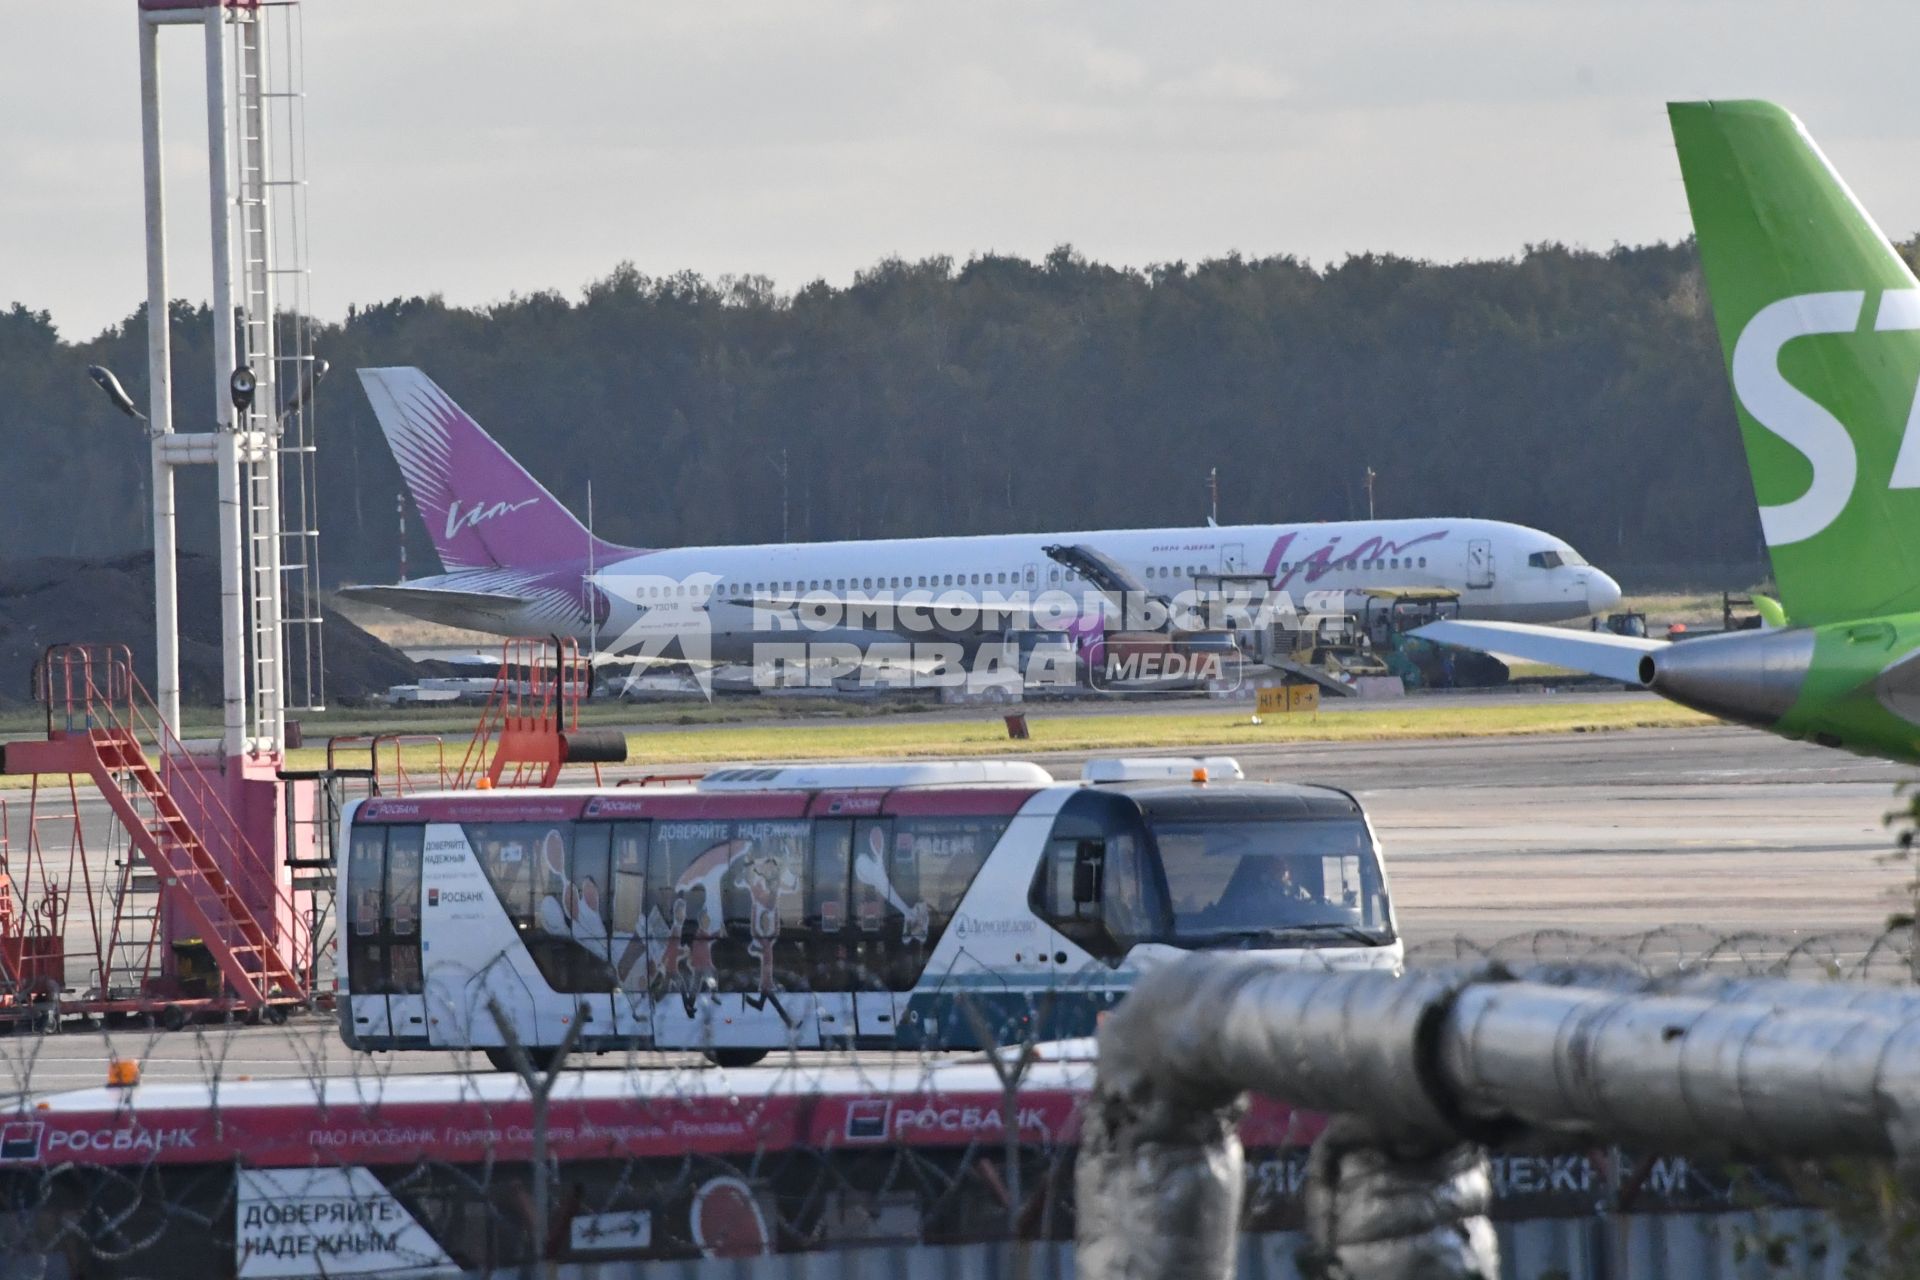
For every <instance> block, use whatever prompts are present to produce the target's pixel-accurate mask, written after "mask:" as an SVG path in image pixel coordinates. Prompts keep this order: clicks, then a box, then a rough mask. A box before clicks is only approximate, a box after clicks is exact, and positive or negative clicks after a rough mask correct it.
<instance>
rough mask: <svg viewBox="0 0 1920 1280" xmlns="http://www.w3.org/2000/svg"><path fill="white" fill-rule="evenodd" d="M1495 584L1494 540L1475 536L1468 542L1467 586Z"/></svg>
mask: <svg viewBox="0 0 1920 1280" xmlns="http://www.w3.org/2000/svg"><path fill="white" fill-rule="evenodd" d="M1492 585H1493V542H1492V541H1491V540H1490V539H1487V538H1475V539H1473V540H1472V541H1471V542H1469V543H1467V586H1469V587H1490V586H1492Z"/></svg>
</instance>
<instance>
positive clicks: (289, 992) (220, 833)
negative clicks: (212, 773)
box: [37, 645, 312, 1009]
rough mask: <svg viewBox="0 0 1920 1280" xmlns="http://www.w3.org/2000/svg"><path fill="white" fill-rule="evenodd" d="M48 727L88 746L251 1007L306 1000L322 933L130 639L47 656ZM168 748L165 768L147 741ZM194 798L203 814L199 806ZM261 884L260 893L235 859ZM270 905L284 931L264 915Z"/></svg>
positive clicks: (105, 787)
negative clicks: (173, 721)
mask: <svg viewBox="0 0 1920 1280" xmlns="http://www.w3.org/2000/svg"><path fill="white" fill-rule="evenodd" d="M37 679H38V683H39V686H40V688H39V692H40V695H41V697H42V699H43V700H44V702H45V705H46V711H47V724H48V737H49V739H50V740H58V741H64V742H65V743H67V744H71V745H74V746H76V747H78V748H81V749H82V755H81V758H80V759H79V760H78V761H77V763H79V764H80V765H81V766H83V767H82V768H81V769H79V770H77V771H80V772H85V773H87V774H89V775H90V776H91V777H92V778H93V780H94V782H95V784H96V785H97V786H98V787H99V788H100V791H101V794H102V795H103V796H105V797H106V799H107V802H108V804H109V806H110V807H111V808H112V809H113V810H114V812H115V815H116V816H117V817H118V818H119V819H120V821H121V823H122V825H123V826H125V828H126V829H127V832H128V834H129V837H130V839H131V841H132V846H133V847H134V848H135V849H138V850H139V851H140V854H141V856H142V857H143V858H144V859H145V860H146V862H147V863H148V865H149V866H151V867H152V868H153V870H154V872H155V873H156V875H157V876H158V877H159V889H160V894H161V897H162V898H163V899H164V900H167V901H169V902H172V903H177V904H179V905H180V906H181V908H182V909H183V910H184V911H185V912H186V914H187V916H188V918H189V919H190V920H191V921H192V922H193V923H194V925H195V926H196V927H198V928H200V929H201V931H202V933H201V936H202V941H203V943H204V944H205V946H206V947H207V950H208V952H209V954H210V955H211V956H212V958H213V960H214V962H215V963H216V965H217V966H218V967H219V969H220V972H221V974H222V976H223V978H224V979H225V980H226V983H227V986H228V988H229V989H230V990H231V991H232V993H233V995H234V996H236V997H237V998H238V999H239V1000H240V1001H241V1002H242V1003H243V1004H244V1005H246V1006H247V1007H248V1008H254V1009H257V1008H261V1007H263V1006H266V1005H270V1004H284V1003H293V1002H304V1001H305V1000H307V999H308V998H309V997H310V994H311V993H310V992H308V991H307V990H305V985H304V982H303V980H302V978H301V977H300V975H302V974H308V973H310V972H311V960H312V939H311V937H310V936H309V935H308V933H307V930H306V927H305V922H304V921H303V920H302V918H301V913H300V912H299V911H298V909H297V905H296V903H295V900H294V897H293V895H292V894H291V893H290V892H289V891H288V890H287V889H286V888H285V887H284V886H282V885H281V884H280V882H279V879H278V876H277V868H275V867H274V866H273V865H272V862H271V859H270V857H269V856H267V855H264V854H262V853H261V852H260V851H259V850H257V849H255V848H254V847H253V845H252V843H251V842H249V841H248V840H247V839H246V837H245V835H244V833H243V832H242V830H241V827H240V824H239V822H238V821H237V820H236V819H235V818H234V816H233V814H232V813H231V812H230V811H229V810H228V808H227V805H226V802H225V800H224V799H223V798H222V795H221V788H220V786H219V785H218V784H217V783H216V781H215V780H214V779H213V778H212V777H209V776H208V774H207V773H206V772H205V771H204V770H203V769H201V767H200V765H199V763H198V762H197V761H195V760H194V758H193V757H192V756H191V755H190V754H189V753H188V751H187V750H186V747H185V746H184V744H182V743H181V742H180V741H179V739H177V738H176V737H174V735H173V734H172V733H171V732H170V731H168V730H167V728H166V727H165V725H164V723H163V722H162V721H161V719H160V717H159V715H158V713H157V712H156V711H155V710H154V709H153V706H152V700H151V698H150V697H149V696H148V695H147V693H146V690H145V689H144V688H143V687H142V686H141V685H140V682H139V680H138V678H137V677H136V676H135V675H134V673H133V660H132V656H131V654H130V653H129V652H128V650H127V649H126V648H125V647H124V646H86V645H56V646H53V647H52V648H50V649H49V650H48V651H47V653H46V655H45V656H44V657H43V658H42V659H41V663H40V666H39V669H38V673H37ZM145 743H151V744H152V745H153V747H154V749H155V750H156V752H157V753H158V754H159V757H160V764H159V766H158V767H157V768H156V767H155V766H154V764H153V763H152V762H151V761H150V760H149V759H148V758H147V754H146V749H145V746H144V745H143V744H145ZM183 798H184V799H185V800H186V801H187V803H188V804H189V805H191V807H192V810H193V812H194V813H195V814H197V815H198V817H199V822H198V824H196V823H195V822H194V821H193V820H191V819H189V817H188V816H187V810H186V808H185V807H183V805H182V803H181V801H182V799H183ZM230 870H231V871H233V872H235V873H238V874H240V875H241V876H242V878H243V880H244V882H246V883H249V884H251V885H254V886H264V887H265V889H264V892H260V891H259V890H258V889H256V894H257V898H256V901H255V902H254V903H249V902H248V901H247V895H246V894H244V893H243V892H242V891H241V890H240V889H239V888H237V887H236V886H235V884H234V882H233V876H232V875H230V874H229V871H230ZM256 908H258V909H260V910H264V911H265V912H267V913H268V916H269V919H270V920H272V921H273V922H274V924H275V926H276V929H277V930H278V932H279V933H280V935H281V936H280V940H279V941H276V939H275V937H274V936H272V935H271V934H270V933H269V932H268V929H267V927H266V926H264V925H262V923H261V921H260V918H259V915H258V914H257V913H256Z"/></svg>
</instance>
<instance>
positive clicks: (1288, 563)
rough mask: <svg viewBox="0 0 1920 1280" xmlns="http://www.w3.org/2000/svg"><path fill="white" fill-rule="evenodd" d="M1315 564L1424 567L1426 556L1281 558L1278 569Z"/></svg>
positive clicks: (1360, 567)
mask: <svg viewBox="0 0 1920 1280" xmlns="http://www.w3.org/2000/svg"><path fill="white" fill-rule="evenodd" d="M1316 566H1317V567H1319V568H1322V569H1353V570H1363V571H1366V570H1378V569H1424V568H1426V567H1427V558H1426V557H1425V556H1404V557H1403V556H1388V557H1386V558H1384V559H1378V558H1376V559H1372V560H1362V559H1360V558H1358V557H1357V556H1356V557H1355V558H1353V559H1351V560H1324V561H1323V560H1283V561H1281V563H1280V571H1281V572H1282V573H1286V572H1287V571H1289V570H1291V569H1310V568H1314V567H1316Z"/></svg>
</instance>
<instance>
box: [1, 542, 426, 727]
mask: <svg viewBox="0 0 1920 1280" xmlns="http://www.w3.org/2000/svg"><path fill="white" fill-rule="evenodd" d="M179 582H180V687H181V697H182V698H183V699H184V700H185V701H187V702H189V703H193V704H198V705H203V706H207V705H214V704H217V703H218V702H219V701H220V566H219V562H218V561H216V560H214V559H212V558H210V557H208V556H198V555H183V556H181V557H180V568H179ZM323 616H324V617H325V619H326V621H325V623H324V625H323V627H322V630H321V643H322V645H323V646H324V649H325V652H326V668H327V670H326V689H327V700H328V701H329V702H332V703H354V702H360V701H363V700H365V699H366V698H369V697H371V696H372V695H374V694H377V693H383V692H385V691H386V689H387V687H388V686H389V685H395V684H401V683H404V682H407V681H410V680H413V679H416V678H417V676H418V669H417V668H416V667H415V666H414V664H413V662H411V661H410V660H409V659H408V658H407V656H406V655H405V654H403V653H401V652H400V651H399V650H398V649H394V648H391V647H390V646H388V645H385V644H382V643H381V642H380V641H378V640H376V639H374V638H373V637H372V636H370V635H368V634H367V633H366V632H365V631H362V630H361V629H360V628H359V627H357V626H355V625H354V624H353V623H351V622H349V621H347V620H346V619H345V618H343V617H341V616H340V615H339V614H337V613H335V612H333V611H332V610H330V609H329V610H326V611H325V613H324V615H323ZM79 641H86V642H92V643H100V644H123V645H126V646H127V647H128V648H129V649H131V650H132V651H133V661H134V667H135V669H136V670H137V671H138V672H139V674H140V679H141V680H142V681H144V682H145V683H146V685H147V687H148V689H152V688H153V556H152V555H151V554H149V553H146V552H141V553H139V554H137V555H130V556H124V557H122V558H120V559H117V560H74V559H67V558H64V557H46V558H36V559H26V560H0V707H9V706H20V705H24V704H26V703H28V702H30V701H31V700H32V693H33V690H32V685H31V673H32V670H33V664H34V663H35V662H36V661H37V660H38V659H39V657H40V655H41V653H42V652H43V651H44V650H45V649H46V647H47V646H48V645H50V644H60V643H66V642H79Z"/></svg>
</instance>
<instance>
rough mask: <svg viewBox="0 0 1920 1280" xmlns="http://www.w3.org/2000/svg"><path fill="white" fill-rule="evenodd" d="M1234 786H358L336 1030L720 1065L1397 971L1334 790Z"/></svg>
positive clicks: (1396, 951)
mask: <svg viewBox="0 0 1920 1280" xmlns="http://www.w3.org/2000/svg"><path fill="white" fill-rule="evenodd" d="M1239 772H1240V771H1239V768H1238V766H1237V765H1235V764H1233V762H1231V761H1228V760H1213V759H1208V760H1194V759H1171V760H1168V759H1157V760H1150V761H1098V762H1094V763H1093V764H1091V765H1089V766H1088V768H1087V771H1086V774H1085V776H1083V777H1082V778H1081V779H1078V780H1075V781H1071V782H1063V781H1057V780H1055V779H1054V778H1053V777H1052V776H1051V775H1049V774H1048V773H1047V772H1046V771H1045V770H1043V769H1041V768H1040V767H1039V766H1037V765H1034V764H1030V763H1025V762H1018V761H1004V760H969V761H941V762H934V761H927V762H897V763H886V762H875V763H870V764H857V765H856V764H840V765H830V764H823V765H792V766H783V765H767V766H754V767H742V768H729V769H721V770H717V771H715V772H713V773H709V774H707V775H706V776H705V777H704V778H701V779H700V780H698V781H695V782H684V781H682V782H662V783H661V784H660V785H653V786H644V787H588V788H571V787H569V788H564V789H560V790H511V789H504V790H499V789H496V790H475V791H448V792H442V793H437V794H436V793H415V794H411V795H408V796H406V797H404V798H398V799H395V798H389V797H387V796H376V797H374V798H372V799H368V800H365V801H363V802H361V803H360V804H359V805H358V806H356V807H355V808H353V809H352V810H351V811H350V812H349V813H348V814H347V815H346V817H345V823H344V827H343V832H342V839H341V842H340V848H341V858H342V863H341V868H340V878H341V883H342V885H343V889H342V894H341V898H342V901H343V902H346V903H349V904H350V905H349V907H347V908H346V914H347V916H348V919H347V920H346V921H344V922H343V930H344V936H345V937H346V939H347V940H346V942H345V944H344V947H343V950H344V953H345V964H344V968H343V982H342V986H341V993H342V998H341V1001H340V1006H341V1013H340V1017H341V1031H342V1035H343V1037H344V1038H345V1039H346V1041H347V1043H348V1044H349V1045H350V1046H352V1047H354V1048H357V1049H363V1050H370V1051H372V1050H408V1049H421V1050H445V1049H450V1048H451V1049H458V1050H478V1051H484V1052H486V1053H487V1054H488V1055H489V1056H490V1057H499V1056H500V1055H504V1054H505V1052H506V1049H507V1042H506V1039H505V1032H504V1030H503V1028H502V1026H500V1025H497V1023H496V1019H495V1016H494V1013H493V1008H494V1005H495V1004H497V1005H498V1006H499V1007H500V1008H501V1009H502V1010H504V1011H505V1012H504V1016H505V1017H506V1018H507V1019H509V1023H508V1025H510V1026H511V1027H512V1028H513V1031H514V1034H515V1035H517V1036H518V1038H519V1041H520V1043H521V1044H522V1045H523V1046H525V1047H526V1048H527V1049H528V1050H529V1051H531V1052H534V1053H537V1054H545V1055H548V1056H551V1055H553V1054H554V1053H555V1052H557V1049H558V1047H559V1046H560V1045H561V1044H563V1043H564V1042H565V1041H566V1040H567V1038H568V1037H569V1036H574V1035H577V1038H578V1042H579V1045H580V1047H581V1048H583V1049H586V1050H590V1051H617V1052H626V1051H638V1050H651V1049H670V1050H675V1051H681V1052H686V1051H693V1052H700V1053H706V1054H708V1055H709V1056H711V1057H713V1058H714V1059H715V1060H716V1061H719V1062H721V1063H723V1064H727V1063H733V1064H738V1063H742V1062H750V1061H753V1060H755V1059H758V1058H759V1057H762V1056H764V1055H765V1054H767V1053H769V1052H777V1051H782V1050H787V1049H847V1048H851V1049H866V1048H873V1049H881V1048H906V1049H919V1048H930V1049H931V1048H951V1047H963V1046H968V1045H977V1044H980V1043H981V1042H982V1037H983V1036H984V1037H986V1038H987V1039H989V1040H997V1041H1000V1042H1011V1041H1017V1040H1020V1039H1022V1038H1027V1037H1041V1038H1056V1037H1060V1036H1073V1035H1084V1034H1087V1033H1088V1032H1089V1031H1091V1030H1092V1028H1093V1027H1094V1025H1095V1023H1096V1021H1097V1019H1098V1017H1099V1015H1100V1014H1101V1013H1102V1012H1104V1011H1105V1010H1106V1009H1107V1008H1109V1007H1110V1006H1111V1005H1112V1004H1113V1003H1114V1002H1115V1001H1116V1000H1118V999H1119V998H1120V997H1121V996H1122V995H1123V994H1124V993H1125V992H1126V991H1127V990H1128V989H1129V988H1130V987H1131V986H1132V984H1133V982H1134V981H1135V979H1136V978H1137V977H1138V976H1139V974H1140V973H1141V972H1144V971H1145V970H1146V969H1148V968H1150V967H1151V966H1152V965H1154V964H1156V963H1160V962H1163V961H1165V960H1166V959H1168V958H1170V957H1173V956H1177V955H1179V954H1181V953H1183V952H1185V951H1189V950H1196V949H1209V948H1213V949H1218V948H1228V949H1232V950H1236V951H1243V950H1247V951H1252V952H1254V953H1257V954H1260V955H1262V956H1264V957H1266V958H1267V959H1269V960H1270V961H1273V962H1276V963H1302V964H1313V965H1326V966H1333V967H1342V966H1345V967H1351V966H1363V967H1370V966H1378V967H1386V968H1391V967H1394V966H1397V965H1398V963H1399V961H1400V957H1401V955H1402V948H1401V942H1400V939H1399V933H1398V927H1397V924H1396V922H1395V920H1394V917H1393V913H1392V909H1391V905H1390V902H1389V898H1388V892H1387V883H1386V879H1385V875H1384V872H1383V871H1382V861H1381V854H1380V849H1379V843H1378V840H1377V839H1376V838H1375V836H1374V833H1373V831H1372V828H1371V826H1370V824H1369V823H1368V820H1367V817H1366V814H1365V813H1364V811H1363V810H1362V809H1361V807H1360V804H1359V803H1358V801H1356V800H1355V799H1354V798H1353V797H1352V796H1350V795H1349V794H1347V793H1346V792H1344V791H1339V790H1336V789H1334V788H1330V787H1317V786H1293V785H1282V784H1275V783H1253V782H1246V781H1244V780H1242V779H1241V778H1240V777H1239V776H1238V775H1239ZM963 997H964V998H965V999H966V1000H968V1001H970V1002H971V1004H972V1008H973V1010H974V1015H978V1017H979V1018H981V1019H984V1022H977V1021H976V1018H975V1016H974V1015H969V1014H967V1013H966V1012H964V1011H963V1009H962V1007H961V1002H962V998H963ZM581 1018H585V1019H586V1026H585V1027H584V1029H583V1030H580V1029H576V1027H575V1024H576V1022H577V1021H578V1020H579V1019H581ZM982 1027H984V1028H986V1030H984V1031H983V1030H982Z"/></svg>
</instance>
